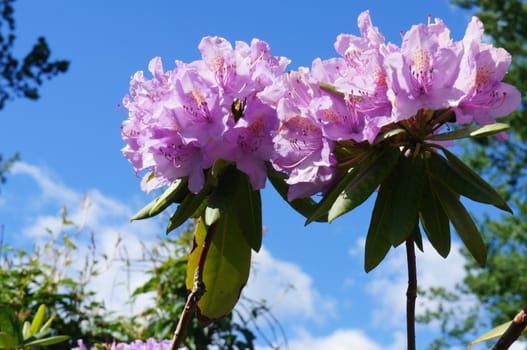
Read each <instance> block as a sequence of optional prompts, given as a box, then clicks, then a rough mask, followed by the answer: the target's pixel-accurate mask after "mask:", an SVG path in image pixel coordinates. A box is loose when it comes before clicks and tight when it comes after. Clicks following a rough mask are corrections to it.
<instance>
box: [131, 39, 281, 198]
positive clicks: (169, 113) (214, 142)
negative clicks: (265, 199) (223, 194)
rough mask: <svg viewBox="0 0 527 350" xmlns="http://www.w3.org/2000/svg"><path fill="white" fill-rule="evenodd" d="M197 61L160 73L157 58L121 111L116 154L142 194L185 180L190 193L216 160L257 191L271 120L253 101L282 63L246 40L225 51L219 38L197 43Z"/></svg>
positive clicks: (273, 126) (266, 49)
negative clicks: (138, 177) (124, 113)
mask: <svg viewBox="0 0 527 350" xmlns="http://www.w3.org/2000/svg"><path fill="white" fill-rule="evenodd" d="M199 50H200V51H201V54H202V60H198V61H194V62H191V63H188V64H187V63H183V62H179V61H178V62H176V68H175V69H173V70H170V71H164V70H163V66H162V63H161V59H160V58H154V59H153V60H152V61H151V62H150V64H149V71H150V72H151V74H152V76H153V77H152V79H147V78H146V77H145V76H144V74H143V72H137V73H136V74H134V76H133V77H132V80H131V82H130V95H127V96H125V98H124V100H123V105H124V106H125V107H126V108H127V109H128V112H129V118H128V120H126V121H125V122H124V123H123V125H122V129H121V130H122V135H123V139H124V141H125V142H126V144H127V145H126V146H125V147H124V148H123V154H124V155H125V157H126V158H128V159H129V160H130V162H131V163H132V165H133V166H134V169H135V171H136V173H143V172H146V174H143V181H142V183H141V187H142V188H143V190H145V191H147V192H148V191H151V190H153V189H156V188H159V187H162V186H164V185H168V184H170V183H171V182H173V181H174V180H176V179H178V178H181V177H186V176H188V180H189V189H190V191H192V192H194V193H197V192H199V191H200V190H201V188H202V187H203V185H204V182H205V176H204V170H205V169H208V168H210V167H211V166H212V164H213V163H214V161H215V160H216V159H218V158H223V159H227V160H231V161H233V162H235V163H236V165H237V167H238V169H239V170H241V171H243V172H245V173H246V174H247V175H248V176H249V178H250V181H251V184H252V186H253V188H254V189H260V188H262V187H263V186H264V184H265V177H266V168H265V161H267V160H268V159H270V158H271V153H272V152H273V146H272V136H271V134H272V131H273V130H276V129H277V128H278V121H277V119H276V118H277V117H276V112H275V110H274V109H273V108H270V107H268V106H266V105H264V104H262V103H261V102H260V100H259V98H258V94H259V93H260V92H261V91H262V90H263V89H264V88H265V87H266V86H268V85H270V84H271V83H272V82H273V81H274V80H275V79H276V78H277V77H278V76H279V75H280V74H281V73H282V72H283V70H284V68H285V66H286V65H287V64H288V62H289V61H288V60H287V59H285V58H283V57H274V56H272V55H271V50H270V48H269V46H268V45H267V43H265V42H263V41H260V40H257V39H254V40H253V41H252V42H251V44H250V45H249V44H246V43H243V42H237V43H236V47H235V48H233V47H232V46H231V44H230V43H229V42H228V41H226V40H225V39H223V38H219V37H205V38H203V40H202V41H201V43H200V44H199Z"/></svg>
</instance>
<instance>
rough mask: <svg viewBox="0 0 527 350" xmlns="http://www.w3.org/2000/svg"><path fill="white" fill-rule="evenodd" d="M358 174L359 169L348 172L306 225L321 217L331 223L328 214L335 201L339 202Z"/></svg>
mask: <svg viewBox="0 0 527 350" xmlns="http://www.w3.org/2000/svg"><path fill="white" fill-rule="evenodd" d="M358 166H360V165H358ZM358 173H359V168H358V167H356V168H352V169H349V170H348V172H347V173H346V174H345V175H344V176H343V177H342V178H341V179H340V180H339V181H338V182H337V183H336V184H335V185H334V186H333V187H332V188H331V190H330V191H329V192H328V193H326V195H325V196H324V197H323V198H322V200H321V201H320V202H318V204H317V206H316V208H315V210H314V211H313V213H312V214H311V215H310V216H309V217H308V218H307V220H306V222H305V224H304V225H309V224H310V223H312V222H313V221H315V220H316V219H318V218H321V217H326V216H327V217H328V221H329V222H331V220H332V219H330V218H329V216H328V212H329V211H330V209H331V208H332V207H333V206H334V204H335V201H336V200H338V198H339V196H340V195H341V194H342V191H344V189H345V188H346V187H347V186H348V185H349V183H350V182H351V181H352V180H353V179H354V178H355V177H356V176H357V174H358ZM372 192H373V191H372ZM350 210H351V209H350ZM335 218H336V217H335Z"/></svg>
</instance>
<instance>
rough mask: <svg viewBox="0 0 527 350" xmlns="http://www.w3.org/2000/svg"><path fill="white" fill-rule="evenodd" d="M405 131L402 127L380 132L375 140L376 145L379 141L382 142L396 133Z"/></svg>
mask: <svg viewBox="0 0 527 350" xmlns="http://www.w3.org/2000/svg"><path fill="white" fill-rule="evenodd" d="M405 132H406V130H404V129H402V128H397V129H392V130H388V131H386V132H383V133H380V134H379V135H377V137H376V138H375V140H374V141H373V144H374V145H378V144H379V143H381V142H382V141H384V140H387V139H389V138H392V137H394V136H396V135H399V134H403V133H405Z"/></svg>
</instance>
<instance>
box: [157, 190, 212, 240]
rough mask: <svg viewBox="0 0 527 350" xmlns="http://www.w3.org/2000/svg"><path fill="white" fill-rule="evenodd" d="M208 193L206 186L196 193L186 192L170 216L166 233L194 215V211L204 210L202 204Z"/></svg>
mask: <svg viewBox="0 0 527 350" xmlns="http://www.w3.org/2000/svg"><path fill="white" fill-rule="evenodd" d="M208 195H209V189H208V187H204V188H203V189H202V190H201V192H199V193H198V194H193V193H189V194H187V196H186V197H185V199H183V201H182V202H181V204H180V205H179V206H178V207H177V209H176V211H175V212H174V214H173V215H172V216H171V217H170V219H169V221H168V227H167V230H166V233H169V232H170V231H172V230H174V229H176V228H178V227H179V226H181V225H182V224H184V223H185V221H187V220H188V219H189V218H191V217H195V216H196V211H201V210H204V209H205V207H204V204H205V203H206V201H207V196H208Z"/></svg>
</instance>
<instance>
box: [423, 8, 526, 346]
mask: <svg viewBox="0 0 527 350" xmlns="http://www.w3.org/2000/svg"><path fill="white" fill-rule="evenodd" d="M452 2H453V3H454V4H456V5H458V6H460V7H462V8H464V9H466V10H468V11H470V12H471V13H474V14H475V15H476V16H478V17H479V18H480V19H481V20H482V21H483V23H484V26H485V33H486V34H487V35H489V36H490V37H491V38H492V40H493V44H494V45H495V46H497V47H503V48H505V49H506V50H507V51H508V52H509V53H510V54H511V55H512V59H513V61H512V65H511V67H510V69H509V71H508V73H507V75H506V76H505V79H504V80H505V81H506V82H508V83H510V84H513V85H515V86H516V87H517V88H518V89H519V90H520V91H521V92H522V95H523V96H522V104H521V106H520V108H519V110H518V111H516V112H515V113H513V114H511V115H510V116H507V117H505V118H503V120H501V121H503V122H505V123H508V124H509V125H511V132H510V139H509V140H508V141H507V142H503V141H500V140H497V139H493V138H482V139H480V140H479V143H478V144H475V145H474V144H470V145H465V146H466V148H465V149H466V150H467V151H466V152H465V154H464V158H465V160H467V161H468V162H469V163H470V164H471V166H472V167H473V168H474V169H475V170H477V171H478V172H479V173H481V174H483V175H484V176H486V177H487V178H488V179H489V180H490V183H491V184H493V185H495V186H497V188H499V189H500V191H501V192H502V193H503V194H504V196H505V197H506V198H507V199H508V201H509V204H510V205H511V206H512V207H513V209H514V216H511V215H503V216H495V215H493V216H490V215H489V216H487V217H486V218H485V219H484V220H482V222H480V226H481V230H482V233H483V235H484V236H485V241H486V242H487V244H488V249H489V251H488V262H487V266H486V267H485V268H484V269H481V268H480V267H479V266H477V264H476V263H475V262H473V260H472V259H470V258H467V265H466V266H465V269H466V272H467V276H466V278H465V279H464V281H463V284H462V285H460V286H458V290H457V294H456V293H454V294H448V293H446V292H445V291H444V290H429V291H426V292H425V294H426V297H430V298H431V299H435V300H436V301H440V306H439V308H438V309H437V310H428V312H427V313H426V314H425V315H424V317H422V320H423V321H425V322H429V321H431V320H439V321H440V324H441V327H442V333H443V337H442V338H440V339H437V340H436V341H435V342H434V344H432V345H431V347H430V348H433V349H443V348H446V347H451V346H453V345H457V344H459V343H462V344H464V345H466V343H467V342H468V341H471V340H474V339H475V336H478V335H481V334H483V333H484V332H485V331H487V330H488V329H489V328H488V327H489V323H490V325H491V326H496V325H498V324H501V323H504V322H507V321H510V320H511V319H512V318H513V317H514V315H515V314H516V313H517V312H519V311H520V310H521V309H523V308H524V307H525V305H527V288H526V286H527V172H526V171H527V108H526V107H527V3H526V2H525V1H521V0H452ZM445 296H448V297H445ZM467 297H476V298H477V300H478V302H479V303H480V305H481V306H480V308H475V309H472V310H470V311H469V312H464V313H461V314H460V312H459V310H453V311H452V310H450V311H446V309H447V305H448V304H449V303H451V302H454V303H455V302H457V301H459V300H460V299H463V298H467ZM456 311H458V312H456Z"/></svg>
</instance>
